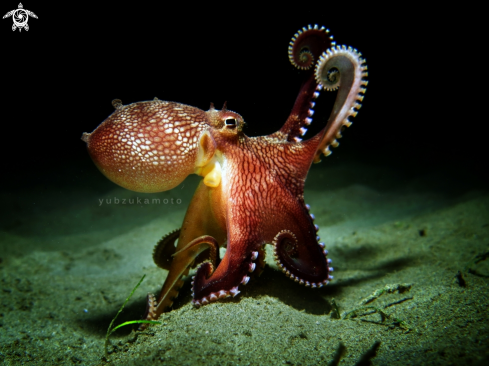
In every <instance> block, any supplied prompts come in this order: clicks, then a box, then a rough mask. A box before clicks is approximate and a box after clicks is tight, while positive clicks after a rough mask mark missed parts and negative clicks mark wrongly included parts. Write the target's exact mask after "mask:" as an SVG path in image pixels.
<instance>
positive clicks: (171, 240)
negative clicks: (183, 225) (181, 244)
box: [153, 229, 180, 270]
mask: <svg viewBox="0 0 489 366" xmlns="http://www.w3.org/2000/svg"><path fill="white" fill-rule="evenodd" d="M179 236H180V229H177V230H173V231H172V232H170V233H168V234H166V235H165V236H164V237H163V238H161V240H160V241H159V242H158V244H156V245H155V247H154V249H153V261H154V262H155V264H156V265H157V266H158V267H160V268H163V269H166V270H169V269H170V265H171V261H172V259H173V258H172V256H173V254H175V250H176V248H175V241H176V240H177V239H178V237H179Z"/></svg>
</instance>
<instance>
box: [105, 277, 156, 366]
mask: <svg viewBox="0 0 489 366" xmlns="http://www.w3.org/2000/svg"><path fill="white" fill-rule="evenodd" d="M144 277H146V275H143V277H141V279H140V280H139V282H138V284H137V285H136V287H134V288H133V290H132V292H131V293H130V294H129V296H128V297H127V299H126V301H124V304H122V306H121V308H120V309H119V311H118V312H117V314H116V316H114V319H112V321H111V322H110V325H109V328H107V334H106V335H105V346H104V348H105V359H106V360H107V361H108V360H109V354H108V351H107V345H108V344H109V337H110V335H111V334H112V333H114V332H115V331H116V330H117V329H119V328H120V327H123V326H125V325H130V324H142V323H143V324H161V322H157V321H154V320H130V321H128V322H124V323H122V324H119V325H118V326H116V327H115V328H112V326H113V325H114V322H115V320H116V319H117V317H118V316H119V314H120V313H121V312H122V310H123V309H124V306H126V304H127V302H128V301H129V299H130V298H131V297H132V295H133V294H134V292H135V291H136V289H137V288H138V287H139V285H140V284H141V282H143V280H144Z"/></svg>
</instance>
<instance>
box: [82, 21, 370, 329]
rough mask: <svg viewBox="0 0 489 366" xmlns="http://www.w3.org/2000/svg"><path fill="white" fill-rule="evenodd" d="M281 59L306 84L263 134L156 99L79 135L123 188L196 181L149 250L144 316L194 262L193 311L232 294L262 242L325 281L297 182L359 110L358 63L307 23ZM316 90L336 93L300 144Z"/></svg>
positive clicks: (361, 75) (294, 273)
mask: <svg viewBox="0 0 489 366" xmlns="http://www.w3.org/2000/svg"><path fill="white" fill-rule="evenodd" d="M331 46H333V47H332V48H329V47H331ZM328 48H329V49H328ZM321 54H322V55H321ZM289 58H290V60H291V62H292V64H294V65H295V66H297V67H298V68H300V69H303V70H306V71H305V74H306V80H305V82H304V84H303V86H302V87H301V90H300V92H299V95H298V97H297V100H296V102H295V104H294V107H293V109H292V112H291V114H290V116H289V118H288V119H287V121H286V122H285V124H284V126H283V127H282V128H281V129H280V130H279V131H277V132H275V133H273V134H271V135H269V136H260V137H248V136H246V135H245V134H244V133H243V130H242V129H243V124H244V122H243V118H242V117H241V116H240V115H239V114H237V113H234V112H231V111H228V110H227V109H226V106H224V107H223V109H222V110H220V111H218V110H216V109H214V107H213V106H212V105H211V108H210V110H209V111H207V112H204V111H202V110H200V109H197V108H194V107H190V106H186V105H182V104H178V103H173V102H164V101H160V100H157V99H155V100H154V101H150V102H140V103H134V104H130V105H128V106H123V105H122V103H121V102H120V101H114V106H115V107H116V111H115V112H114V113H113V114H112V115H111V116H109V118H107V119H106V120H105V121H104V122H103V123H102V124H101V125H100V126H99V127H98V128H97V129H96V130H95V131H94V132H93V133H91V134H84V135H83V140H84V141H86V142H87V144H88V150H89V153H90V155H91V157H92V159H93V160H94V162H95V164H96V165H97V167H98V168H99V169H100V170H101V171H102V172H103V173H104V174H105V175H106V176H107V177H108V178H109V179H111V180H112V181H114V182H115V183H117V184H119V185H121V186H123V187H126V188H128V189H132V190H135V191H140V192H158V191H163V190H168V189H171V188H173V187H175V186H176V185H178V184H179V183H180V182H182V181H183V180H184V179H185V177H186V176H187V175H189V174H191V173H195V174H198V175H201V176H202V177H203V178H204V179H203V180H202V181H201V182H200V184H199V186H198V187H197V190H196V192H195V195H194V197H193V199H192V201H191V203H190V205H189V208H188V210H187V213H186V215H185V219H184V221H183V224H182V228H181V229H180V230H178V231H174V232H172V233H170V234H169V235H167V236H166V237H164V238H163V239H162V240H161V241H160V242H159V243H158V244H157V246H156V247H155V251H154V254H153V257H154V260H155V263H156V264H157V265H158V266H160V267H162V268H164V269H168V270H169V273H168V276H167V279H166V281H165V283H164V284H163V288H162V290H161V293H160V296H159V298H158V300H157V301H156V299H155V298H154V296H153V295H151V294H149V295H148V309H147V316H146V319H148V320H152V319H156V318H157V317H158V316H159V315H160V314H161V313H162V312H163V311H165V310H166V309H168V308H171V306H172V303H173V300H174V298H175V297H176V296H177V295H178V291H179V289H180V287H181V285H182V283H183V282H182V276H184V275H187V274H188V270H189V268H191V267H193V266H195V265H198V269H197V273H196V275H195V277H194V281H193V296H194V300H193V303H194V304H195V305H196V306H200V305H205V304H207V303H208V302H211V301H215V300H217V299H219V298H224V297H228V296H236V295H237V294H238V293H239V290H238V287H239V286H240V285H245V284H247V283H248V281H249V280H250V277H249V276H250V275H251V274H255V273H260V272H261V270H262V269H263V266H264V250H263V246H264V245H265V244H272V245H273V246H274V257H275V260H276V262H277V265H278V266H279V267H280V268H281V269H282V271H284V272H285V273H286V275H287V276H289V277H290V278H292V279H293V280H294V281H296V282H299V283H301V284H304V285H306V286H309V287H313V288H314V287H322V286H323V285H325V284H327V283H328V282H329V281H330V280H331V279H332V276H331V275H330V273H331V271H332V270H333V269H332V268H331V267H330V266H329V263H330V260H328V259H327V251H326V250H325V249H324V244H323V243H321V242H319V237H317V231H318V227H317V226H316V225H314V216H313V215H312V214H310V213H309V207H308V205H306V204H305V202H304V197H303V193H304V182H305V179H306V176H307V173H308V171H309V168H310V166H311V164H312V163H313V162H318V161H319V160H320V156H321V155H322V154H324V155H329V154H330V153H331V152H330V150H329V146H330V145H331V146H333V147H335V146H337V145H338V142H337V141H336V138H339V137H341V134H340V132H341V128H342V127H343V126H346V127H348V126H349V125H350V124H351V122H350V121H349V117H351V116H355V115H356V113H357V110H358V109H359V108H360V104H359V103H358V101H361V100H362V99H363V95H362V94H363V93H364V92H365V89H364V88H363V86H365V85H366V84H367V82H366V81H365V77H366V76H367V73H366V71H365V70H366V66H365V65H364V60H362V59H361V57H360V54H359V53H358V52H356V51H355V50H353V49H351V48H346V47H344V46H342V47H338V46H334V43H332V37H331V36H330V35H329V31H327V30H326V29H324V28H319V27H317V26H314V27H310V26H309V27H308V28H303V29H302V30H300V31H299V32H298V33H297V34H296V35H295V36H294V37H293V39H292V42H291V46H290V47H289ZM316 60H317V62H316ZM313 66H315V69H313ZM323 88H325V89H328V90H336V89H338V92H337V98H336V102H335V105H334V107H333V111H332V113H331V115H330V118H329V120H328V122H327V124H326V126H325V127H324V128H323V129H322V131H321V132H319V133H318V134H317V135H315V136H313V137H312V138H310V139H308V140H305V141H302V140H301V138H300V137H299V136H302V135H304V133H305V132H306V130H305V127H306V126H307V125H309V124H310V123H311V122H312V115H313V110H312V108H313V106H314V100H315V99H316V98H317V97H318V95H319V91H320V90H322V89H323ZM177 238H178V242H177V244H176V246H175V242H176V241H177ZM224 245H226V246H227V250H226V254H225V255H224V258H222V260H220V258H219V246H224Z"/></svg>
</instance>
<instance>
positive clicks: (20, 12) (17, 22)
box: [3, 3, 37, 32]
mask: <svg viewBox="0 0 489 366" xmlns="http://www.w3.org/2000/svg"><path fill="white" fill-rule="evenodd" d="M29 16H31V17H33V18H36V19H37V15H36V14H34V13H33V12H32V11H30V10H26V9H24V6H23V5H22V3H19V8H18V9H14V10H11V11H9V12H8V13H7V14H5V15H4V16H3V19H5V18H8V17H12V19H13V21H14V24H13V25H12V30H13V31H15V30H16V29H17V28H19V32H20V31H21V30H22V28H25V30H26V31H28V30H29V26H28V25H27V21H28V20H29Z"/></svg>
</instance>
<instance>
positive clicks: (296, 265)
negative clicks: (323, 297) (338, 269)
mask: <svg viewBox="0 0 489 366" xmlns="http://www.w3.org/2000/svg"><path fill="white" fill-rule="evenodd" d="M317 230H318V228H317V226H316V231H317ZM273 246H274V258H275V261H276V263H277V265H278V267H279V268H280V269H281V270H282V272H284V273H285V274H286V275H287V277H290V278H291V279H292V280H294V281H295V282H298V283H299V284H301V285H305V286H307V287H312V288H316V287H323V286H324V285H327V284H328V282H329V281H330V280H331V279H332V278H333V276H331V275H330V272H332V271H333V268H332V267H329V264H330V263H331V260H328V259H326V255H327V254H328V252H327V251H326V250H324V244H323V243H317V242H316V243H314V244H312V245H310V246H306V243H299V242H298V240H297V237H296V236H295V235H294V233H293V232H291V231H290V230H282V231H280V232H279V233H278V234H277V235H276V236H275V238H274V239H273ZM321 252H322V255H321Z"/></svg>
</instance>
